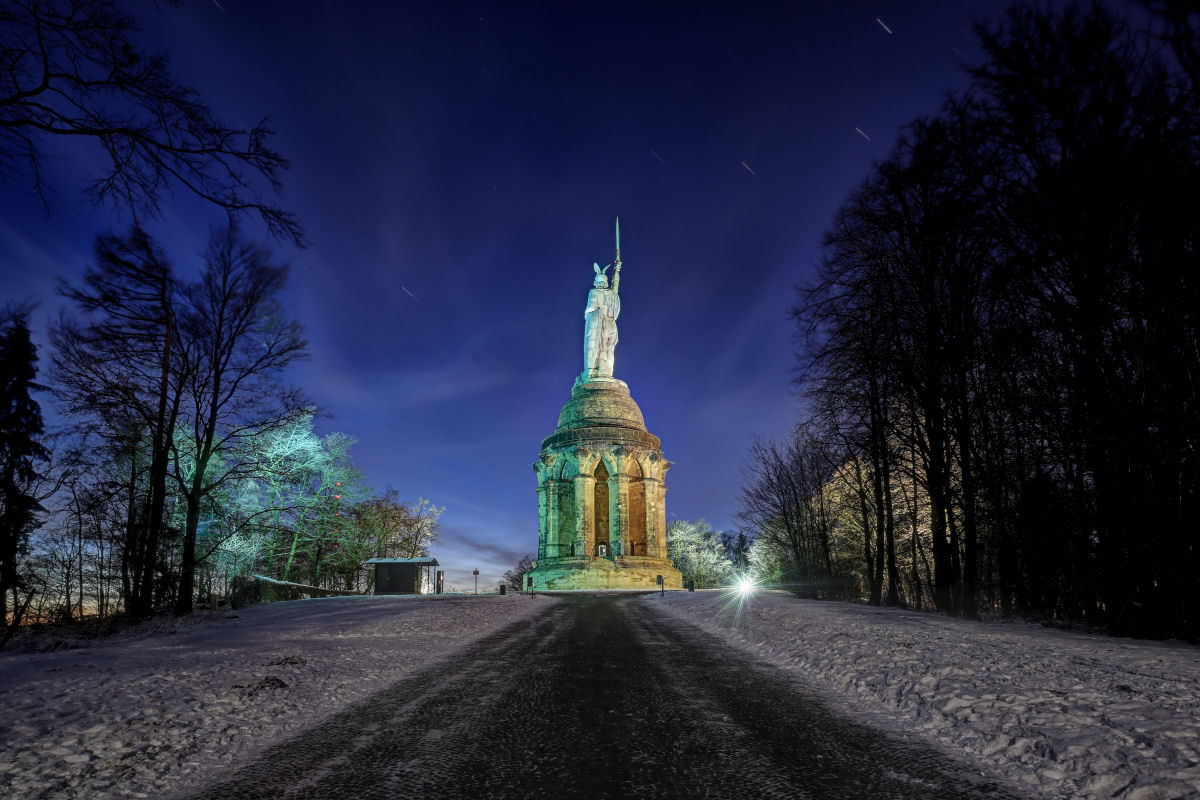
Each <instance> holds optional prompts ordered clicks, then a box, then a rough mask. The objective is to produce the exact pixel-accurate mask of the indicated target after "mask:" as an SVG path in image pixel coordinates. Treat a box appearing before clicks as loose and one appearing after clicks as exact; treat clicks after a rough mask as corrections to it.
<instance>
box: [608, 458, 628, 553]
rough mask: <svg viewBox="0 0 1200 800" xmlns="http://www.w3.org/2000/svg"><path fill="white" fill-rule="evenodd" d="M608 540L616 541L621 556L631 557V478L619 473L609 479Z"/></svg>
mask: <svg viewBox="0 0 1200 800" xmlns="http://www.w3.org/2000/svg"><path fill="white" fill-rule="evenodd" d="M608 508H609V511H608V528H609V533H608V538H609V541H610V542H612V541H616V542H617V543H618V545H619V547H620V550H619V552H620V554H621V555H623V556H627V555H629V476H628V475H626V474H624V473H618V474H617V475H613V476H612V477H610V478H609V479H608Z"/></svg>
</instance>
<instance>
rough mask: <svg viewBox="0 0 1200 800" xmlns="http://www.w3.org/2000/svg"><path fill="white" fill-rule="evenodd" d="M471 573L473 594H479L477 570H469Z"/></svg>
mask: <svg viewBox="0 0 1200 800" xmlns="http://www.w3.org/2000/svg"><path fill="white" fill-rule="evenodd" d="M471 574H472V575H474V576H475V594H479V570H477V569H474V570H471Z"/></svg>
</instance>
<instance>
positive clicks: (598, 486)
mask: <svg viewBox="0 0 1200 800" xmlns="http://www.w3.org/2000/svg"><path fill="white" fill-rule="evenodd" d="M592 477H594V478H595V479H596V482H595V488H594V489H593V490H592V491H594V492H595V493H596V494H595V500H594V504H593V506H592V524H593V525H594V526H595V527H594V528H593V530H594V531H595V542H596V544H595V552H594V553H593V554H592V555H596V556H611V555H612V554H613V552H612V542H610V541H609V509H608V495H609V488H608V478H609V473H608V467H607V466H605V464H604V460H603V459H601V460H600V461H599V463H598V464H596V470H595V471H594V472H593V473H592Z"/></svg>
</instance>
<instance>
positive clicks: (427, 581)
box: [366, 558, 441, 594]
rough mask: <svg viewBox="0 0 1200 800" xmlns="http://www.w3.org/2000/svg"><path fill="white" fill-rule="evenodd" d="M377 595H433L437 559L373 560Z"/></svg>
mask: <svg viewBox="0 0 1200 800" xmlns="http://www.w3.org/2000/svg"><path fill="white" fill-rule="evenodd" d="M366 563H368V564H373V565H374V566H375V594H433V593H434V591H435V589H436V584H435V582H434V576H433V570H434V568H435V567H438V566H441V565H440V564H438V562H437V559H436V558H372V559H368V560H367V562H366Z"/></svg>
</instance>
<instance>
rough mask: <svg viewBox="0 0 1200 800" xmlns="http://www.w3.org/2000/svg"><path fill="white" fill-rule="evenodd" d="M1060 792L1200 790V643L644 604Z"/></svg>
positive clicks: (898, 723)
mask: <svg viewBox="0 0 1200 800" xmlns="http://www.w3.org/2000/svg"><path fill="white" fill-rule="evenodd" d="M639 602H642V603H652V604H654V605H655V607H656V608H659V609H661V610H663V611H666V612H667V613H670V614H674V615H676V616H677V617H679V618H680V619H682V620H686V621H688V622H691V623H693V624H695V625H698V626H700V627H702V628H704V629H705V630H708V631H709V632H711V633H714V634H717V635H719V636H722V637H727V638H728V639H730V640H731V641H733V642H735V643H740V644H741V645H742V646H743V647H744V648H746V649H748V650H749V651H751V652H754V653H756V654H758V655H759V656H760V657H762V658H765V659H767V660H768V661H771V662H773V663H775V664H777V665H779V666H782V667H785V668H787V669H789V670H791V671H793V672H795V673H796V674H797V675H799V676H802V677H803V678H804V680H805V681H806V683H808V684H809V685H811V686H812V687H814V688H815V689H818V690H823V691H824V692H825V693H826V696H827V697H828V699H829V701H830V702H831V703H834V704H836V705H837V706H840V707H843V708H846V709H847V710H848V711H850V712H851V713H853V714H855V715H856V716H858V717H859V718H860V719H863V720H866V721H869V722H872V723H874V724H876V725H877V726H879V727H882V728H885V729H890V730H896V731H904V732H913V733H915V734H917V735H918V736H923V737H925V738H927V739H929V740H935V741H941V742H942V743H943V744H946V745H948V746H950V747H951V748H953V749H954V750H957V751H958V752H961V753H964V754H965V755H967V756H968V757H969V758H973V759H977V760H979V761H981V762H983V763H984V764H986V765H987V766H988V767H989V769H990V770H994V771H996V772H998V773H1000V774H1004V775H1008V776H1009V777H1011V778H1012V779H1014V780H1015V781H1017V782H1020V783H1024V784H1025V785H1027V786H1030V787H1032V788H1033V789H1034V790H1035V791H1036V792H1037V794H1038V795H1039V796H1044V797H1053V798H1110V797H1115V798H1121V800H1166V798H1192V797H1200V647H1196V646H1193V645H1187V644H1180V643H1170V642H1144V641H1137V640H1131V639H1114V638H1108V637H1105V636H1098V635H1093V634H1087V633H1079V632H1072V631H1057V630H1050V629H1047V628H1044V627H1041V626H1038V625H1032V624H1028V623H997V622H989V623H983V622H968V621H964V620H955V619H948V618H945V617H941V616H937V615H933V614H923V613H916V612H909V611H900V610H897V609H881V608H871V607H868V606H856V605H849V604H845V603H830V602H821V601H815V600H800V599H797V598H795V597H793V596H792V595H789V594H785V593H782V592H764V593H759V594H756V595H755V596H753V597H752V599H751V600H750V601H749V602H747V603H744V604H740V605H739V603H738V602H737V601H736V599H735V598H734V596H733V595H730V594H729V593H725V592H718V591H711V592H695V593H689V592H676V593H672V594H668V595H667V596H666V597H665V598H659V596H658V595H649V596H646V597H643V598H641V599H640V600H639Z"/></svg>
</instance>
